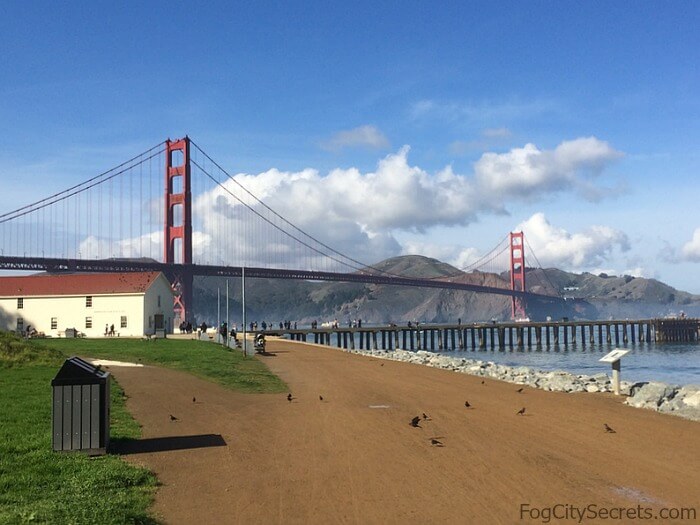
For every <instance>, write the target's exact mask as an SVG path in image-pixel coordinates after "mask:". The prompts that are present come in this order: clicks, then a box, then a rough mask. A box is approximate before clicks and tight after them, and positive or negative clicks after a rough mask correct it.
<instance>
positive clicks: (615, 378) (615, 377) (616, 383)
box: [612, 360, 620, 396]
mask: <svg viewBox="0 0 700 525" xmlns="http://www.w3.org/2000/svg"><path fill="white" fill-rule="evenodd" d="M612 384H613V392H614V393H615V395H616V396H619V395H620V360H617V361H615V362H614V363H613V364H612Z"/></svg>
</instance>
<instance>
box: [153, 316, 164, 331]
mask: <svg viewBox="0 0 700 525" xmlns="http://www.w3.org/2000/svg"><path fill="white" fill-rule="evenodd" d="M153 322H154V324H155V329H156V330H165V319H164V318H163V314H156V315H154V316H153Z"/></svg>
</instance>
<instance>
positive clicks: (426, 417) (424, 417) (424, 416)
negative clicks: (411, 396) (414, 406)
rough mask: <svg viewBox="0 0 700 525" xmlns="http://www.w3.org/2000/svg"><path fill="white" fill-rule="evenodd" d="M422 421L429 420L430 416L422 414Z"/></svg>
mask: <svg viewBox="0 0 700 525" xmlns="http://www.w3.org/2000/svg"><path fill="white" fill-rule="evenodd" d="M423 419H426V420H428V419H430V416H428V414H426V413H425V412H423Z"/></svg>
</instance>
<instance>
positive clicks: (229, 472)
mask: <svg viewBox="0 0 700 525" xmlns="http://www.w3.org/2000/svg"><path fill="white" fill-rule="evenodd" d="M268 350H269V351H270V352H271V353H273V354H274V356H269V357H263V358H262V359H264V360H265V362H266V363H267V364H268V365H269V366H270V368H271V369H272V371H273V372H275V373H276V374H278V375H279V376H280V377H282V379H284V380H285V381H286V382H287V384H288V385H289V386H290V389H291V392H292V394H293V395H294V400H293V401H292V402H291V403H289V402H288V401H287V400H286V394H285V395H250V394H237V393H233V392H230V391H228V390H225V389H223V388H221V387H218V386H216V385H213V384H211V383H207V382H206V381H203V380H200V379H196V378H194V377H192V376H189V375H187V374H183V373H179V372H174V371H170V370H166V369H161V368H155V367H144V368H112V369H111V370H112V372H113V373H114V375H115V376H116V378H117V379H118V380H119V382H120V383H121V384H122V386H123V387H124V389H125V390H126V392H127V394H128V395H129V396H130V398H129V400H128V403H127V404H128V408H129V409H130V410H131V412H132V413H133V414H134V416H135V417H136V419H137V420H138V421H139V422H140V423H141V424H142V425H143V434H144V438H164V439H162V440H154V441H151V442H145V443H144V448H146V446H145V445H146V444H148V443H150V445H151V449H155V451H153V452H145V453H139V454H133V455H128V456H127V457H128V458H129V460H130V461H134V462H137V463H139V464H143V465H146V466H148V467H149V468H151V469H153V470H154V471H155V472H156V474H157V475H158V477H159V479H160V480H161V482H162V483H163V486H162V487H161V488H160V490H159V491H158V496H157V498H156V504H155V512H156V513H157V514H158V515H159V516H160V517H161V518H162V519H163V520H164V521H165V522H167V523H172V524H177V523H183V524H185V523H188V524H189V523H200V524H209V523H246V524H250V523H285V524H286V523H353V524H368V523H407V522H414V523H541V522H542V520H541V519H539V520H538V519H530V518H533V517H536V515H535V514H524V518H525V519H524V520H523V521H521V520H520V518H521V504H527V505H529V506H530V507H531V508H541V507H546V506H553V505H556V504H562V505H564V504H569V505H576V506H580V507H584V506H586V505H589V504H595V505H597V507H598V508H601V507H628V508H636V507H637V505H638V504H639V505H642V506H643V507H646V506H649V507H652V508H654V509H658V508H659V507H663V506H666V507H694V508H695V509H696V512H698V519H700V497H699V496H698V494H699V491H698V487H700V453H699V451H700V424H698V423H696V422H691V421H686V420H683V419H679V418H675V417H672V416H664V415H661V414H657V413H653V412H650V411H644V410H638V409H633V408H630V407H627V406H624V405H622V404H621V402H620V400H619V399H616V398H614V397H612V396H608V395H601V394H562V393H551V392H543V391H539V390H533V389H529V388H527V387H526V388H525V390H524V392H523V393H520V394H519V393H517V392H516V388H517V387H515V386H513V385H510V384H507V383H501V382H497V381H491V380H486V381H485V383H484V384H482V382H481V379H480V378H477V377H473V376H468V375H463V374H458V373H454V372H449V371H445V370H438V369H431V368H427V367H423V366H417V365H411V364H406V363H398V362H392V361H380V360H377V359H372V358H368V357H363V356H356V355H350V354H346V353H344V352H341V351H338V350H332V349H324V348H319V347H313V346H307V345H302V344H298V343H290V342H284V341H271V342H269V344H268ZM319 395H322V396H323V398H324V400H323V401H320V400H319ZM193 396H195V397H196V398H197V402H196V403H193V402H192V397H193ZM465 400H468V401H469V402H470V403H471V404H472V405H473V407H474V408H473V409H467V408H465V406H464V402H465ZM522 407H526V415H525V416H518V415H516V412H517V411H518V410H519V409H521V408H522ZM423 412H425V413H426V414H427V415H429V416H430V419H429V420H423V421H421V423H420V427H421V428H413V427H411V426H410V425H409V421H410V420H411V418H412V417H413V416H415V415H418V414H421V415H422V413H423ZM170 414H173V415H175V416H176V417H178V418H179V420H178V421H176V422H171V421H170V418H169V415H170ZM603 423H608V424H609V425H610V426H611V427H613V428H614V429H615V430H616V431H617V433H615V434H607V433H605V431H604V429H603ZM177 436H190V437H185V438H182V439H176V437H177ZM218 436H220V438H219V437H218ZM430 438H436V439H438V441H440V442H441V443H442V444H443V445H444V446H442V447H440V446H434V445H431V442H430ZM221 439H223V442H225V446H216V445H222V444H223V442H222V441H221ZM207 445H209V446H207ZM167 448H173V449H174V450H162V449H167ZM562 511H563V508H562ZM600 521H603V520H588V521H584V523H595V522H600ZM575 522H576V521H575V520H572V521H570V523H575ZM629 522H630V521H629V520H622V521H616V520H607V521H606V523H629ZM678 522H679V523H692V522H693V521H678Z"/></svg>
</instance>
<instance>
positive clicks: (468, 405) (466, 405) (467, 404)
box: [464, 401, 472, 408]
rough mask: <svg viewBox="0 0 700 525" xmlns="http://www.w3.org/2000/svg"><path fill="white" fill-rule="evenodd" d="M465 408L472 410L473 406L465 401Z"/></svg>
mask: <svg viewBox="0 0 700 525" xmlns="http://www.w3.org/2000/svg"><path fill="white" fill-rule="evenodd" d="M464 406H465V407H467V408H471V407H472V406H471V405H470V404H469V401H465V402H464Z"/></svg>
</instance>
